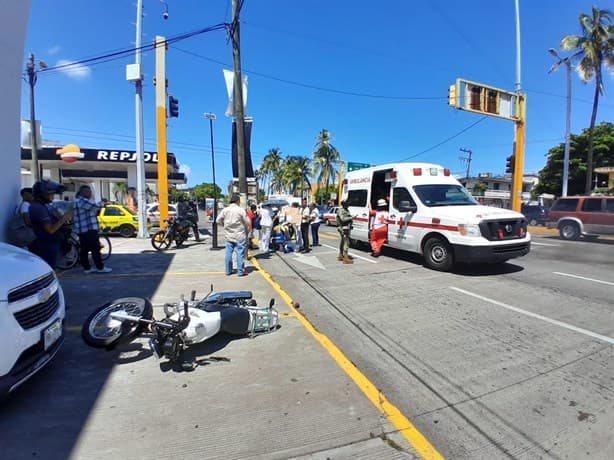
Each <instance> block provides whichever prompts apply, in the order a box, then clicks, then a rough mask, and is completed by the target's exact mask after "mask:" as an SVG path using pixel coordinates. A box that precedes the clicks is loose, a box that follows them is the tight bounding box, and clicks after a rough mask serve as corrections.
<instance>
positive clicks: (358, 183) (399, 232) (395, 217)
mask: <svg viewBox="0 0 614 460" xmlns="http://www.w3.org/2000/svg"><path fill="white" fill-rule="evenodd" d="M382 198H383V199H385V200H386V201H387V202H388V239H387V241H386V246H390V247H393V248H397V249H400V250H404V251H408V252H413V253H417V254H421V255H422V256H423V257H424V261H425V265H426V266H427V267H429V268H431V269H434V270H439V271H449V270H451V269H452V267H453V266H454V265H455V264H456V263H457V262H465V263H502V262H505V261H507V260H509V259H513V258H515V257H521V256H524V255H526V254H528V253H529V251H530V249H531V235H530V234H529V232H528V231H527V220H526V218H525V217H524V216H523V215H522V214H520V213H518V212H514V211H511V210H509V209H501V208H495V207H490V206H483V205H481V204H479V203H478V202H477V201H476V200H475V199H474V198H473V197H472V196H471V193H469V192H468V191H467V190H466V189H465V188H464V187H463V186H462V185H461V184H460V182H458V181H457V180H456V179H455V178H454V177H453V176H452V175H451V174H450V170H449V169H446V168H443V167H442V166H439V165H436V164H430V163H393V164H387V165H382V166H375V167H370V168H365V169H359V170H356V171H351V172H348V173H347V174H346V177H345V179H344V181H343V193H342V199H343V200H345V201H346V202H347V203H348V209H349V211H350V213H351V215H352V219H353V221H352V231H351V242H352V244H357V243H358V242H363V243H369V237H370V227H371V213H370V211H371V210H375V209H376V205H377V201H378V200H379V199H382Z"/></svg>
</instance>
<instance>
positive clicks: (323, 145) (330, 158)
mask: <svg viewBox="0 0 614 460" xmlns="http://www.w3.org/2000/svg"><path fill="white" fill-rule="evenodd" d="M316 140H317V142H316V144H315V152H313V158H314V168H313V172H314V176H317V181H318V190H319V189H320V188H324V190H328V187H329V184H330V181H331V178H332V177H334V176H335V175H336V174H337V170H336V168H335V166H336V165H337V163H338V162H339V159H340V158H341V155H340V154H339V151H338V150H337V149H336V148H335V146H334V145H333V144H331V141H332V140H333V137H332V136H331V134H330V132H329V131H328V130H327V129H323V130H322V131H320V134H318V135H317V136H316ZM329 197H330V195H329ZM320 199H328V198H324V197H323V196H321V195H320ZM322 202H323V201H320V204H321V203H322Z"/></svg>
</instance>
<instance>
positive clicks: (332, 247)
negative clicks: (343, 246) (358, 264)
mask: <svg viewBox="0 0 614 460" xmlns="http://www.w3.org/2000/svg"><path fill="white" fill-rule="evenodd" d="M322 246H325V247H327V248H331V249H337V248H335V247H334V246H329V245H328V244H323V245H322ZM348 254H349V255H351V256H352V257H354V258H355V259H361V260H364V261H365V262H369V263H371V264H376V263H377V262H376V261H375V260H370V259H367V258H366V257H362V256H359V255H358V254H356V253H354V252H348Z"/></svg>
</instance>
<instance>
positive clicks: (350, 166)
mask: <svg viewBox="0 0 614 460" xmlns="http://www.w3.org/2000/svg"><path fill="white" fill-rule="evenodd" d="M370 167H371V165H370V164H368V163H349V162H348V172H350V171H356V170H357V169H363V168H370Z"/></svg>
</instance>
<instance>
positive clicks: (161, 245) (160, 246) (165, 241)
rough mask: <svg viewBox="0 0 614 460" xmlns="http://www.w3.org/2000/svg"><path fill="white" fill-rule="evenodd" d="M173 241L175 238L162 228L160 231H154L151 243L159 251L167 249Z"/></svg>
mask: <svg viewBox="0 0 614 460" xmlns="http://www.w3.org/2000/svg"><path fill="white" fill-rule="evenodd" d="M172 242H173V240H172V238H171V234H170V232H167V231H166V230H160V231H159V232H156V233H154V235H153V236H152V237H151V245H152V246H153V247H154V248H155V249H156V250H157V251H164V250H165V249H168V248H169V247H170V245H171V243H172Z"/></svg>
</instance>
